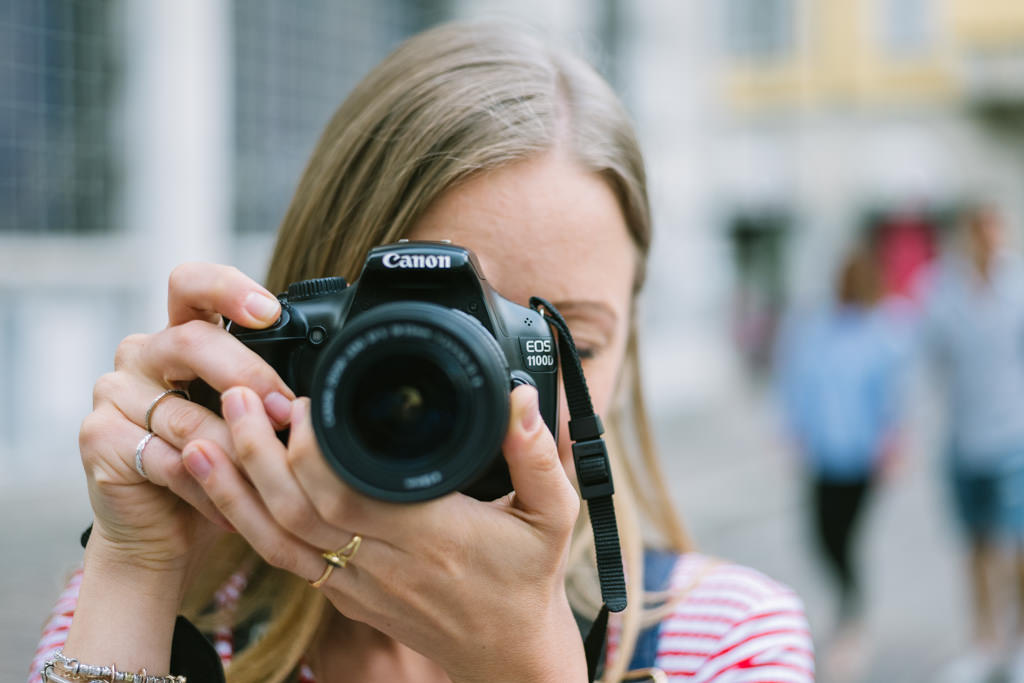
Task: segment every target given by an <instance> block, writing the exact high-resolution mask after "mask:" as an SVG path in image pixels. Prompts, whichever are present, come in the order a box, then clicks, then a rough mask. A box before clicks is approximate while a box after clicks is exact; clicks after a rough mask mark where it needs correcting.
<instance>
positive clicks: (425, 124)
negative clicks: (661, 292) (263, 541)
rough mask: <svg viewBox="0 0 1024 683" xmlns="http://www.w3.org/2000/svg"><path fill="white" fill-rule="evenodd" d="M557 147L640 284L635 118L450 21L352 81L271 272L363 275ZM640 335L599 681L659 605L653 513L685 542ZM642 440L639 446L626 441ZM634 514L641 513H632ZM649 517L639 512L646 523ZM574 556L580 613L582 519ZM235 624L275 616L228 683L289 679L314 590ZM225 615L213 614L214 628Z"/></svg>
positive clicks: (273, 602)
mask: <svg viewBox="0 0 1024 683" xmlns="http://www.w3.org/2000/svg"><path fill="white" fill-rule="evenodd" d="M555 147H560V148H562V149H564V150H566V151H568V152H569V153H570V154H571V155H572V157H573V158H574V160H575V161H576V162H577V163H579V164H580V165H581V166H582V167H583V168H586V169H588V170H591V171H593V172H595V173H598V174H600V175H601V176H602V177H603V178H605V179H606V181H607V182H608V185H609V187H610V188H611V189H612V190H613V192H614V193H615V195H616V197H617V199H618V201H619V203H620V205H621V207H622V211H623V215H624V217H625V220H626V224H627V226H628V229H629V233H630V235H631V236H632V239H633V242H634V244H635V246H636V252H637V254H638V258H637V268H636V273H637V275H636V282H635V286H636V289H637V290H639V288H640V286H641V284H642V282H643V279H644V266H645V262H646V256H647V252H648V250H649V248H650V238H651V225H650V212H649V205H648V201H647V192H646V180H645V174H644V165H643V158H642V156H641V154H640V149H639V145H638V143H637V140H636V137H635V135H634V132H633V128H632V124H631V123H630V121H629V117H628V115H627V114H626V112H625V111H624V109H623V107H622V105H621V104H620V102H619V100H618V99H617V97H616V96H615V94H614V93H613V92H612V90H611V88H610V87H609V86H608V85H607V84H606V83H605V82H604V80H603V79H602V78H601V77H600V76H599V75H598V74H597V73H596V72H595V71H594V70H593V69H592V68H591V67H590V66H588V65H587V64H586V63H584V62H583V61H582V60H580V59H578V58H577V57H574V56H572V55H570V54H567V53H565V52H563V51H561V50H558V49H555V48H553V47H552V46H551V45H549V44H547V43H546V42H545V41H543V40H542V39H540V38H539V37H538V36H537V35H535V34H533V33H532V32H530V31H527V30H523V28H522V27H520V26H517V25H509V24H508V23H504V22H501V23H498V22H487V23H452V24H446V25H443V26H439V27H437V28H434V29H432V30H430V31H427V32H425V33H422V34H420V35H417V36H415V37H413V38H411V39H409V40H407V41H406V42H405V43H403V44H402V45H400V46H399V47H398V48H397V49H396V50H395V51H394V52H393V53H392V54H391V55H390V56H389V57H387V58H386V59H385V60H384V61H383V62H382V63H381V64H380V65H378V66H377V67H376V68H375V69H374V70H373V71H372V72H370V74H369V75H367V76H366V78H364V79H363V81H362V82H361V83H360V84H359V85H357V86H356V88H355V89H354V90H353V91H352V93H351V94H350V95H349V96H348V98H347V99H346V100H345V102H344V103H343V104H342V105H341V107H340V108H339V109H338V111H337V112H336V113H335V115H334V116H333V118H332V119H331V121H330V122H329V123H328V124H327V128H326V129H325V131H324V133H323V135H322V137H321V138H320V140H319V142H318V143H317V145H316V148H315V149H314V151H313V155H312V157H311V159H310V161H309V164H308V166H307V168H306V170H305V172H304V174H303V176H302V179H301V180H300V182H299V185H298V188H297V189H296V191H295V196H294V198H293V200H292V203H291V206H290V207H289V208H288V211H287V213H286V215H285V217H284V221H283V223H282V225H281V229H280V232H279V234H278V240H277V245H276V248H275V249H274V253H273V257H272V260H271V263H270V268H269V273H268V276H267V283H266V284H267V286H268V287H269V288H270V289H271V290H272V291H281V290H283V289H285V288H286V287H287V285H288V283H290V282H292V281H295V280H301V279H305V278H312V277H323V276H328V275H341V276H343V277H346V278H348V279H349V281H352V280H354V279H355V278H356V277H357V276H358V274H359V269H360V267H361V265H362V263H363V261H364V260H365V258H366V255H367V252H368V251H369V250H370V249H371V248H372V247H374V246H377V245H379V244H384V243H388V242H393V241H395V240H397V239H399V238H401V237H402V236H403V235H405V234H406V233H407V232H408V231H409V230H410V229H411V228H412V226H413V225H414V224H415V222H416V220H417V218H418V217H419V216H421V215H422V214H423V212H424V211H425V210H426V209H427V207H428V206H430V204H431V203H432V202H433V201H434V200H435V199H437V198H438V197H439V196H440V195H441V194H443V193H444V192H446V191H448V190H450V189H451V188H452V187H454V186H456V185H457V184H458V183H459V182H461V181H464V180H465V179H467V178H469V177H470V176H474V175H476V174H479V173H483V172H486V171H488V170H490V169H495V168H498V167H500V166H503V165H506V164H511V163H514V162H516V161H521V160H525V159H529V158H531V157H535V156H536V155H538V154H542V153H544V152H546V151H549V150H552V149H554V148H555ZM637 345H638V340H637V334H636V325H635V323H634V324H633V325H632V328H631V331H630V335H629V341H628V345H627V351H626V354H627V362H626V364H625V366H624V372H623V375H622V377H621V378H620V393H619V400H618V401H617V402H616V406H615V409H614V411H613V414H612V415H610V416H607V419H606V422H607V424H608V431H609V443H610V446H611V448H612V449H613V451H614V453H613V456H612V462H613V471H614V476H615V481H616V484H617V491H616V497H615V505H616V510H617V514H618V519H619V529H620V534H621V537H622V546H623V557H624V562H625V565H626V572H627V577H628V589H629V593H630V595H631V596H633V599H632V601H631V603H630V607H629V608H628V609H627V610H626V612H625V614H624V616H623V620H622V638H621V644H620V647H619V648H618V650H617V652H618V655H617V657H616V660H615V661H614V662H612V663H611V664H610V666H609V668H608V671H607V672H606V675H605V676H604V680H605V681H609V682H610V681H617V680H619V679H620V678H621V677H622V674H623V672H624V671H625V666H626V664H627V663H628V661H629V659H630V657H631V653H632V649H633V644H634V642H635V640H636V636H637V634H638V633H639V630H640V629H641V628H642V625H644V624H645V622H649V621H652V620H657V619H658V618H659V617H660V614H661V612H663V611H664V610H653V611H652V610H646V611H645V609H644V604H643V602H644V601H643V600H641V599H638V596H641V595H643V548H644V545H645V540H644V533H643V520H642V517H643V518H646V521H647V522H648V525H649V529H650V530H651V531H652V532H653V533H654V534H656V538H655V539H653V540H654V541H655V542H656V543H658V544H660V545H662V546H665V547H667V548H670V549H673V550H676V551H678V552H684V551H686V550H688V549H689V548H690V543H689V540H688V538H687V535H686V533H685V532H684V530H683V527H682V524H681V522H680V521H679V518H678V516H677V515H676V514H675V512H674V509H673V505H672V502H671V499H670V496H669V494H668V491H667V490H666V489H665V487H664V484H663V482H664V477H663V476H662V474H661V472H660V469H659V465H658V459H657V456H656V454H655V449H654V443H653V439H652V437H651V429H650V425H649V424H648V418H647V411H646V408H645V406H644V402H643V392H642V389H641V385H640V367H639V358H638V353H637ZM627 442H630V443H632V444H634V447H633V448H629V447H626V445H625V444H626V443H627ZM638 513H640V514H638ZM641 515H642V517H641ZM580 517H581V519H580V520H579V522H578V523H577V528H576V531H575V533H574V538H573V543H572V547H571V550H570V570H569V573H568V577H567V584H566V585H567V592H568V593H569V596H570V601H571V602H572V604H573V607H574V609H576V610H578V611H580V612H581V613H583V614H588V613H589V614H594V613H596V612H597V609H598V608H599V607H600V604H601V601H600V592H599V589H598V584H597V578H596V571H595V569H594V567H593V564H594V560H593V538H592V535H591V532H590V526H589V521H588V520H587V519H586V514H585V513H583V514H581V515H580ZM246 552H248V553H250V554H251V551H247V549H246V548H240V549H237V550H235V551H234V552H227V551H225V552H224V553H223V556H224V557H225V558H227V559H226V560H225V561H224V562H223V563H222V564H221V565H219V566H218V567H216V568H213V567H211V568H209V570H208V571H205V572H204V575H203V580H202V581H201V582H200V583H201V585H199V584H197V585H196V586H194V587H193V589H192V590H191V591H190V598H189V601H188V604H189V605H190V606H191V611H192V614H193V615H194V616H195V615H197V613H199V612H200V610H201V607H202V606H203V605H204V604H208V603H209V600H210V597H211V595H212V593H213V591H214V590H215V589H216V586H217V584H218V582H219V581H222V580H224V579H225V578H226V577H227V576H228V575H229V574H230V573H231V572H232V571H235V570H236V569H237V568H238V566H239V563H240V562H241V561H242V558H243V557H244V556H245V555H246ZM258 576H259V581H258V585H257V586H256V589H257V590H255V591H253V592H254V596H253V597H249V596H248V593H247V595H246V598H245V603H244V604H243V606H242V607H241V612H240V615H235V619H236V621H237V620H238V619H240V618H242V617H243V616H245V615H251V614H253V613H254V612H255V611H257V610H259V609H263V610H269V613H270V615H271V617H270V620H269V628H268V630H267V632H266V634H265V635H264V636H263V639H262V640H261V643H260V646H259V647H254V648H249V649H247V650H246V651H243V652H242V653H240V654H239V656H238V657H237V659H236V660H235V661H234V662H233V663H232V665H231V667H230V669H229V671H228V680H229V681H231V683H247V682H249V681H281V680H284V679H285V678H286V677H287V675H288V672H290V671H291V670H293V669H294V667H295V665H296V663H297V662H298V660H299V658H300V657H301V656H302V654H303V653H304V652H305V651H306V649H308V647H309V645H310V643H311V641H312V639H313V637H314V635H315V632H316V628H317V624H318V623H319V621H320V619H321V618H322V616H323V614H324V609H325V608H324V603H325V600H324V598H323V597H322V595H321V594H320V593H319V592H318V591H316V590H314V589H312V588H310V587H309V586H308V585H307V583H306V581H305V580H303V579H301V578H299V577H295V576H291V575H289V574H287V573H284V572H280V571H276V570H271V569H270V568H269V567H263V568H262V569H261V571H260V572H259V574H258ZM215 618H216V615H212V616H210V615H207V617H205V620H206V621H207V623H209V622H210V619H215Z"/></svg>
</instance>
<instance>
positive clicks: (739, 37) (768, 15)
mask: <svg viewBox="0 0 1024 683" xmlns="http://www.w3.org/2000/svg"><path fill="white" fill-rule="evenodd" d="M794 4H795V0H728V2H727V4H726V17H725V42H726V46H727V49H728V50H729V54H730V55H731V56H733V57H736V58H739V59H778V58H781V57H785V56H787V55H789V54H791V53H792V52H793V49H794V42H795V31H796V14H795V12H796V8H795V6H794Z"/></svg>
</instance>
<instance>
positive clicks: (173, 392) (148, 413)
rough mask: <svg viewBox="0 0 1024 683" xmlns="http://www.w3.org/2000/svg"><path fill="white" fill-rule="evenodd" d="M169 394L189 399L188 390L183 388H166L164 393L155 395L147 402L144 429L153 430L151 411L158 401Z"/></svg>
mask: <svg viewBox="0 0 1024 683" xmlns="http://www.w3.org/2000/svg"><path fill="white" fill-rule="evenodd" d="M171 395H174V396H180V397H182V398H183V399H185V400H186V401H188V400H190V399H189V395H188V392H187V391H185V390H184V389H168V390H167V391H165V392H164V393H162V394H160V395H159V396H157V397H156V398H154V399H153V402H152V403H150V404H149V408H147V409H146V431H147V432H151V431H153V411H154V410H156V407H157V406H158V405H160V401H162V400H164V399H165V398H167V397H168V396H171Z"/></svg>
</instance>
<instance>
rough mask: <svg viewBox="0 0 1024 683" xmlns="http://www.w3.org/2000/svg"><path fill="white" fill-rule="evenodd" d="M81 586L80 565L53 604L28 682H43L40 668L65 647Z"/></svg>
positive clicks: (33, 660)
mask: <svg viewBox="0 0 1024 683" xmlns="http://www.w3.org/2000/svg"><path fill="white" fill-rule="evenodd" d="M81 586H82V568H81V567H78V569H76V570H75V571H74V572H73V573H72V574H71V577H70V578H69V579H68V582H67V584H66V585H65V586H64V590H63V591H61V594H60V597H59V598H57V604H55V605H54V606H53V609H52V610H51V611H50V615H49V616H48V617H47V618H46V624H45V625H44V626H43V635H42V637H41V638H40V639H39V644H38V645H36V651H35V654H34V655H33V656H32V668H31V669H30V670H29V675H28V683H41V682H42V677H41V676H40V670H41V669H42V668H43V663H44V662H46V660H47V659H49V658H50V657H51V656H52V655H53V653H54V652H56V651H57V650H59V649H60V648H62V647H64V643H65V641H67V639H68V629H69V628H71V618H72V617H73V616H74V615H75V608H76V607H77V606H78V591H79V589H80V588H81Z"/></svg>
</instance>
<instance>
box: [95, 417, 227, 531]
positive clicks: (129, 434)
mask: <svg viewBox="0 0 1024 683" xmlns="http://www.w3.org/2000/svg"><path fill="white" fill-rule="evenodd" d="M144 436H146V431H145V430H144V429H142V428H141V427H139V426H137V425H135V424H133V423H132V422H131V421H129V420H128V419H126V418H125V417H124V415H122V414H121V413H120V412H118V411H117V409H116V408H115V407H114V406H113V405H110V404H107V405H105V406H103V407H101V408H99V409H98V410H95V411H93V412H92V413H90V414H89V416H88V417H87V418H86V419H85V420H83V422H82V430H81V432H80V433H79V445H80V447H81V452H82V463H83V465H84V466H85V469H86V472H87V473H88V474H89V476H90V477H91V478H93V479H97V480H105V481H111V482H118V483H121V484H125V485H140V486H158V487H166V488H169V489H170V490H171V491H173V492H174V493H175V494H176V495H177V496H178V497H180V498H182V499H183V500H185V501H186V502H187V503H189V504H190V505H191V506H192V507H194V508H196V509H197V510H199V512H200V513H202V514H203V516H205V517H206V518H207V519H209V520H210V521H211V522H213V523H214V524H218V525H220V526H222V527H224V528H225V529H228V530H231V526H230V525H229V524H228V523H227V520H225V519H224V517H223V516H222V515H221V514H220V513H219V512H218V511H217V509H216V507H215V506H214V505H213V503H212V502H211V501H210V500H209V498H208V497H207V496H206V494H205V493H204V492H203V490H202V488H201V487H199V486H197V485H196V483H195V482H194V481H189V479H191V477H189V476H188V475H187V473H186V472H184V470H183V468H182V467H181V454H180V453H178V451H177V449H175V448H173V447H172V446H170V445H169V444H168V443H167V442H165V441H163V440H162V439H159V438H155V437H154V438H152V439H150V440H149V441H148V442H147V443H146V444H145V448H143V450H142V454H141V457H142V466H143V470H144V471H145V472H146V477H145V478H144V477H143V476H142V475H141V474H139V472H138V470H136V468H135V453H136V451H137V449H138V447H139V445H140V444H141V443H142V439H143V437H144ZM147 480H148V481H147Z"/></svg>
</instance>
